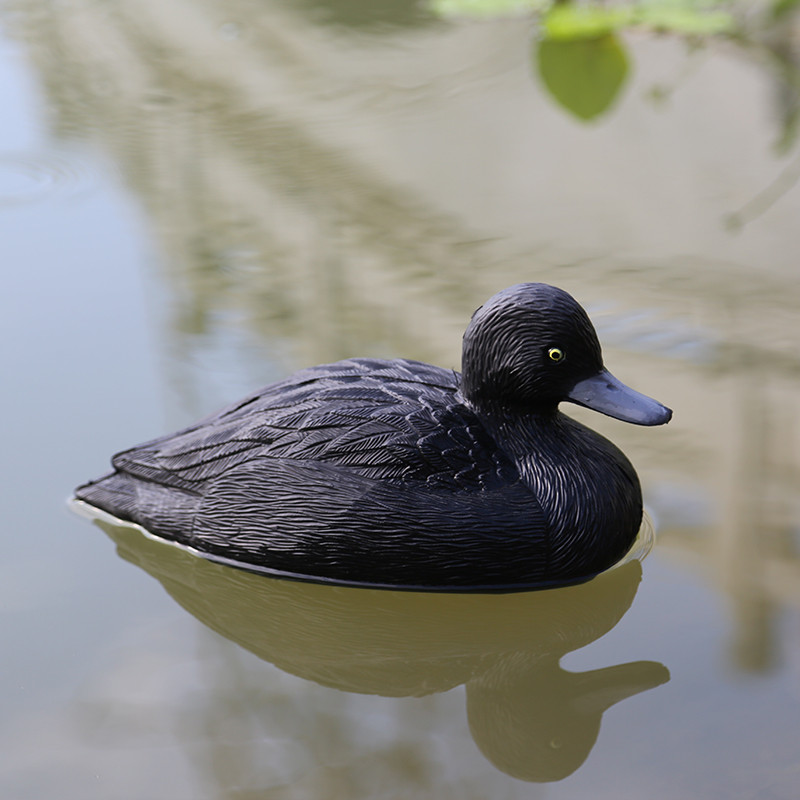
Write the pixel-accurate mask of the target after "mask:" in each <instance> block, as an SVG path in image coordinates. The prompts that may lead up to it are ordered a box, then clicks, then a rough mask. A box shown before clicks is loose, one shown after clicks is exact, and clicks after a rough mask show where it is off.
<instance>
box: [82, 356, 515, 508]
mask: <svg viewBox="0 0 800 800" xmlns="http://www.w3.org/2000/svg"><path fill="white" fill-rule="evenodd" d="M457 388H458V376H457V374H456V373H454V372H451V371H448V370H444V369H441V368H438V367H433V366H430V365H428V364H422V363H420V362H415V361H407V360H394V361H376V360H370V359H351V360H347V361H341V362H337V363H335V364H328V365H323V366H319V367H313V368H310V369H306V370H302V371H300V372H298V373H295V374H294V375H293V376H292V377H290V378H288V379H286V380H284V381H281V382H279V383H276V384H272V385H270V386H267V387H266V388H264V389H262V390H260V391H258V392H256V393H254V394H252V395H250V396H249V397H246V398H245V399H243V400H242V401H240V402H238V403H236V404H234V405H232V406H229V407H228V408H226V409H224V410H223V411H221V412H219V413H217V414H215V415H213V416H211V417H208V418H206V419H204V420H202V421H201V422H199V423H197V424H195V425H192V426H191V427H189V428H186V429H184V430H182V431H180V432H178V433H175V434H171V435H168V436H163V437H160V438H158V439H154V440H152V441H149V442H146V443H144V444H142V445H139V446H137V447H133V448H131V449H129V450H125V451H123V452H121V453H118V454H116V455H115V456H114V457H113V459H112V465H113V467H114V470H115V473H114V474H115V475H116V476H117V477H118V478H119V477H122V476H127V477H130V478H131V479H136V480H139V481H144V482H146V483H150V484H156V485H158V486H162V487H165V488H170V489H174V490H178V491H180V492H187V493H190V494H196V495H202V494H203V493H204V492H205V490H206V488H207V487H208V486H209V485H210V484H212V483H213V482H214V481H216V480H217V479H219V478H220V477H221V476H223V475H225V474H226V473H227V472H229V471H230V470H231V469H233V468H234V467H237V466H238V465H240V464H243V463H246V462H249V461H252V460H254V459H258V460H259V461H263V460H264V459H266V460H269V459H272V460H277V461H282V462H283V461H291V462H319V463H324V464H327V465H331V466H338V467H341V468H344V469H347V470H348V471H352V472H354V473H356V474H358V475H360V476H362V477H364V478H366V479H369V480H374V481H393V482H394V481H399V482H403V483H409V482H410V483H420V482H422V483H426V484H428V485H429V486H435V487H438V488H440V489H443V490H447V489H450V490H456V491H457V490H463V491H469V490H479V489H481V488H486V487H488V486H493V485H497V484H498V483H507V482H508V481H509V480H512V481H513V480H514V478H515V476H516V469H515V467H514V466H513V464H512V463H511V462H510V460H509V459H508V458H507V457H506V456H505V455H504V454H503V453H502V452H501V451H500V450H499V449H498V448H497V447H496V445H495V444H494V442H493V440H492V439H491V438H490V437H489V435H488V434H487V433H486V431H485V430H484V428H483V426H482V425H481V424H480V422H479V420H478V419H477V418H476V417H475V416H474V415H473V414H472V412H471V411H470V410H469V409H468V408H466V407H465V406H464V405H462V404H461V403H459V402H458V400H457V398H456V391H457ZM107 477H108V476H107ZM103 480H106V479H101V481H99V482H94V483H92V484H87V485H86V486H84V487H80V489H79V490H78V491H77V496H78V497H79V499H84V500H86V501H87V502H90V503H92V504H95V505H100V507H101V508H105V509H106V510H108V511H111V513H115V514H116V513H118V511H119V510H120V509H116V510H115V509H114V508H111V507H109V498H108V497H105V496H104V497H101V496H100V494H99V492H98V490H97V489H95V490H94V491H92V487H97V486H98V484H99V483H100V482H102V481H103ZM117 483H119V480H118V481H117ZM106 488H109V487H108V486H106ZM98 500H102V501H103V502H102V503H98Z"/></svg>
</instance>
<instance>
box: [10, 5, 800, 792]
mask: <svg viewBox="0 0 800 800" xmlns="http://www.w3.org/2000/svg"><path fill="white" fill-rule="evenodd" d="M466 5H469V4H466ZM474 5H476V6H477V5H480V4H478V3H476V4H474ZM505 5H506V6H507V7H509V6H513V5H514V4H505ZM520 5H521V4H517V7H519V6H520ZM539 5H540V6H542V5H543V4H539ZM782 5H783V6H785V8H784V10H783V11H782V12H781V13H777V12H775V13H773V12H771V11H770V9H768V8H766V6H762V7H760V8H756V9H740V11H742V14H741V19H742V20H744V22H742V25H745V23H746V25H747V26H749V27H745V28H742V29H741V30H740V31H739V33H740V35H737V36H733V35H720V34H714V35H708V36H701V37H699V38H697V37H695V38H690V39H687V38H686V37H685V36H684V35H682V33H680V32H676V31H670V30H666V31H665V32H664V31H662V32H661V34H659V35H657V34H656V33H654V32H653V31H652V30H651V29H650V28H648V27H647V26H639V27H626V28H625V29H624V30H622V31H618V32H616V33H605V34H603V35H602V36H600V37H596V38H595V39H592V40H591V41H595V42H600V44H599V45H598V48H599V49H598V50H597V52H595V51H592V52H591V53H589V57H588V62H591V63H594V64H595V66H596V69H595V70H594V71H592V69H590V70H589V71H588V72H587V73H586V75H590V74H594V75H595V79H590V78H588V77H587V78H586V80H588V81H589V84H591V85H592V86H594V87H595V89H596V91H599V92H601V94H602V92H603V91H605V92H606V95H605V99H602V98H601V100H599V101H598V100H595V99H592V98H590V99H589V100H588V101H586V100H585V98H584V97H583V96H581V95H580V93H577V94H576V93H575V92H574V91H573V89H574V86H573V85H572V84H571V83H570V81H571V80H572V81H574V77H573V78H570V77H569V75H570V74H571V73H570V69H571V68H572V67H571V66H570V64H571V63H572V62H571V61H570V60H569V58H567V60H566V62H565V61H564V60H563V59H564V58H566V56H565V55H564V51H563V50H561V51H559V52H558V53H557V54H556V55H553V52H552V51H551V53H550V55H548V56H545V55H544V53H545V52H546V51H543V50H542V49H541V48H540V47H539V45H538V40H537V21H536V18H535V17H533V16H532V15H530V14H528V13H525V12H520V11H519V10H518V8H517V11H513V9H512V12H509V13H507V14H502V13H499V12H498V13H495V14H489V15H472V14H469V13H465V12H464V8H463V6H464V4H459V3H455V2H453V3H444V2H442V3H439V4H438V5H437V4H434V5H433V6H429V5H427V4H425V3H422V2H419V3H415V2H413V1H412V0H407V1H406V2H401V0H397V2H393V3H388V4H374V3H366V2H357V1H356V0H352V1H351V2H344V0H337V1H336V2H334V1H333V0H331V2H329V3H322V2H315V1H314V0H303V2H298V3H289V2H285V1H284V2H281V0H266V2H249V1H248V0H234V2H226V3H223V2H219V0H203V2H199V3H187V2H183V0H169V2H163V0H111V2H103V3H99V2H95V0H59V2H52V3H44V2H29V3H14V2H11V3H6V4H4V5H3V6H2V10H0V22H2V39H0V92H1V93H2V97H3V100H4V104H3V125H2V126H0V230H2V237H0V250H2V264H3V276H4V290H3V291H2V292H0V326H2V329H3V337H2V338H3V342H4V345H3V347H2V348H0V359H2V375H3V387H4V391H3V392H2V393H0V407H1V408H2V412H3V416H2V418H3V420H4V422H3V426H2V430H3V443H4V444H3V448H2V452H0V459H1V460H2V464H3V484H4V487H5V488H4V492H3V497H4V503H3V508H4V509H5V513H6V524H5V531H6V532H5V536H4V547H5V551H4V556H3V559H2V565H1V566H0V571H2V581H0V599H2V603H0V624H1V625H2V638H3V648H2V649H3V669H2V677H0V681H1V682H2V683H0V686H2V705H3V708H4V713H3V715H2V718H1V719H0V744H2V747H0V753H2V755H0V795H2V796H3V797H7V798H16V799H18V800H28V798H36V799H37V800H38V798H42V797H52V796H59V797H64V798H80V799H81V800H91V798H103V800H111V799H115V798H120V800H122V799H123V798H144V797H151V798H159V797H169V798H171V800H181V799H182V798H187V799H188V798H193V799H194V798H221V797H226V798H256V797H258V798H337V800H338V798H348V800H354V799H355V798H384V797H386V798H400V797H403V798H410V797H414V798H419V797H431V798H434V797H435V798H437V800H438V799H440V798H450V797H458V798H493V800H502V799H504V798H539V797H548V798H567V799H568V800H579V799H580V798H593V799H594V800H598V798H609V800H610V799H611V798H614V799H615V800H618V799H619V798H640V797H648V798H653V799H660V798H665V800H666V798H669V799H670V800H673V799H674V798H689V797H691V798H725V800H731V799H732V798H756V797H757V798H765V799H766V798H796V797H797V796H798V792H800V721H799V720H800V613H799V612H800V553H799V552H798V547H799V546H800V456H799V455H798V454H799V453H800V416H798V400H799V399H800V272H798V255H797V254H798V249H800V248H798V245H800V233H799V231H798V220H800V191H798V189H797V187H796V182H797V179H798V177H800V150H799V149H798V144H797V141H796V134H797V130H798V126H797V122H798V119H800V93H799V91H798V86H800V68H798V66H797V65H798V64H800V44H799V43H800V16H798V17H795V16H794V7H795V5H796V4H792V3H783V4H782ZM432 9H434V10H432ZM435 9H438V11H436V10H435ZM453 9H455V10H453ZM787 9H788V10H787ZM745 11H746V12H748V13H744V12H745ZM759 15H760V16H759ZM737 19H739V18H738V17H737ZM540 21H541V20H540ZM681 24H683V23H681ZM737 24H738V23H737ZM580 47H581V48H583V50H581V52H583V53H584V55H585V54H586V52H587V51H586V48H587V47H589V48H590V49H591V47H594V45H591V46H589V45H586V44H585V43H583V44H581V45H580ZM556 50H558V48H556ZM598 54H599V55H598ZM603 54H605V55H603ZM547 59H551V60H552V59H555V62H552V61H547ZM558 59H562V60H561V61H559V60H558ZM592 59H595V61H594V62H593V61H592ZM543 60H544V61H545V63H544V66H543ZM585 60H586V59H585ZM553 63H555V64H556V67H557V69H555V72H553V69H554V67H553ZM548 70H550V71H549V72H548ZM604 70H605V71H604ZM554 74H555V78H554V77H553V76H554ZM581 74H583V73H581ZM601 74H602V75H605V76H610V78H608V80H607V81H606V84H604V85H603V86H599V87H598V86H597V85H596V83H597V81H596V77H597V75H601ZM564 76H567V77H566V78H565V77H564ZM592 80H594V81H595V82H594V83H592ZM603 80H605V78H604V79H603ZM559 81H561V82H560V83H559ZM565 82H566V83H565ZM601 83H602V80H601ZM593 97H594V96H593ZM528 280H541V281H547V282H550V283H554V284H557V285H559V286H562V287H563V288H565V289H567V290H568V291H570V292H571V293H572V294H574V295H575V296H576V297H577V298H578V299H579V301H581V302H582V303H583V304H584V305H585V306H586V308H587V309H588V310H589V312H590V314H591V316H592V318H593V319H594V321H595V323H596V325H597V328H598V330H599V333H600V337H601V340H602V341H603V344H604V352H605V358H606V363H607V364H608V366H609V368H610V369H612V370H613V371H614V372H615V374H617V375H619V376H620V377H621V378H622V379H623V380H625V381H626V382H627V383H629V384H631V385H633V386H634V387H635V388H637V389H639V390H640V391H643V392H645V393H647V394H649V395H652V396H654V397H657V398H659V399H660V400H662V401H663V402H664V403H666V404H667V405H669V406H671V407H672V408H673V409H674V411H675V416H674V420H673V421H672V422H671V423H670V425H669V426H667V427H666V428H656V429H646V428H637V427H634V426H628V425H625V424H623V423H620V422H616V421H614V420H611V419H607V418H604V417H600V415H597V414H592V413H591V412H588V411H586V412H584V410H583V409H578V408H575V409H570V411H569V413H571V414H574V416H576V417H579V418H580V419H581V420H582V421H584V422H586V423H587V424H590V425H591V426H592V427H594V428H595V429H597V430H599V431H601V432H602V433H604V434H605V435H607V436H608V437H609V438H611V439H612V440H614V441H615V442H616V443H618V444H619V445H620V446H621V447H622V449H623V450H624V451H625V452H626V453H627V455H628V456H629V457H630V458H631V460H632V461H633V463H634V464H635V465H636V467H637V470H638V471H639V474H640V477H641V479H642V483H643V488H644V494H645V501H646V504H647V507H648V510H649V513H650V516H651V517H652V520H653V524H654V527H655V530H656V544H655V547H654V550H653V552H652V553H651V554H650V555H649V556H648V557H647V558H646V559H645V560H644V561H643V562H642V563H641V566H639V562H632V563H630V564H628V565H626V566H624V567H620V568H619V569H618V570H615V571H612V572H611V573H609V574H608V575H605V576H602V577H601V578H600V579H598V580H597V581H593V582H591V583H589V584H587V585H585V586H583V587H575V588H573V589H562V590H557V591H555V592H539V593H523V594H518V595H505V596H444V597H443V596H435V597H431V596H426V595H416V594H402V593H400V594H395V593H391V592H374V591H366V590H354V589H334V588H331V587H321V586H306V585H301V584H292V583H285V582H276V581H270V580H267V579H264V578H260V577H257V576H253V575H248V574H245V573H242V572H237V571H233V570H229V569H226V568H223V567H220V566H217V565H212V564H209V563H207V562H205V561H201V560H198V559H194V558H191V557H190V556H187V554H185V553H183V552H181V551H177V550H175V549H173V548H170V547H169V546H166V545H163V544H160V543H158V542H153V541H152V540H150V539H147V538H146V537H143V536H142V535H141V534H139V533H137V532H136V531H135V530H132V529H120V528H114V527H113V526H111V527H109V526H106V527H105V528H103V527H100V526H98V525H94V524H91V523H89V522H87V520H85V519H83V518H80V517H78V516H76V515H73V514H71V513H70V511H69V509H68V507H67V502H66V501H67V499H68V497H69V495H70V493H71V490H72V488H73V487H74V486H76V485H77V484H79V483H81V482H83V481H85V480H86V479H88V478H91V477H95V476H97V475H99V474H101V473H102V472H103V471H104V470H105V469H106V468H107V464H108V458H109V456H110V455H111V453H113V452H115V451H117V450H119V449H122V448H124V447H127V446H130V445H132V444H135V443H137V442H139V441H143V440H145V439H147V438H151V437H153V436H155V435H158V434H160V433H164V432H167V431H169V430H173V429H175V428H177V427H178V426H180V425H183V424H185V423H188V422H191V421H194V420H195V419H197V418H198V417H199V416H201V415H205V414H206V413H209V412H211V411H213V410H215V409H216V408H218V407H219V406H220V405H222V404H223V403H225V402H226V401H228V400H233V399H236V398H237V397H239V396H240V395H241V394H243V393H244V392H246V391H248V390H250V389H252V388H255V387H257V386H259V385H262V384H264V383H267V382H269V381H271V380H275V379H277V378H279V377H282V376H284V375H286V374H288V373H289V372H291V371H292V370H294V369H296V368H299V367H301V366H306V365H310V364H315V363H321V362H325V361H329V360H334V359H336V358H340V357H346V356H351V355H367V356H380V357H394V356H404V357H409V358H416V359H420V360H424V361H430V362H433V363H437V364H441V365H443V366H448V367H454V368H457V367H458V364H459V355H460V354H459V350H460V337H461V333H462V332H463V328H464V326H465V324H466V321H467V320H468V319H469V315H470V314H471V312H472V311H473V310H474V309H475V308H476V307H477V306H478V305H480V304H481V303H482V302H483V301H484V300H485V299H486V298H487V297H489V296H490V295H491V294H492V293H494V292H495V291H496V290H498V289H500V288H503V287H505V286H508V285H510V284H512V283H516V282H520V281H528ZM165 590H166V591H165Z"/></svg>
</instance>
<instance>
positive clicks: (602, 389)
mask: <svg viewBox="0 0 800 800" xmlns="http://www.w3.org/2000/svg"><path fill="white" fill-rule="evenodd" d="M566 399H567V400H569V401H570V402H572V403H577V404H578V405H579V406H586V408H591V409H593V410H594V411H599V412H600V413H601V414H607V415H608V416H609V417H614V418H615V419H621V420H622V421H623V422H633V423H634V424H636V425H663V424H664V423H666V422H669V421H670V419H672V411H671V410H670V409H669V408H667V407H666V406H662V405H661V403H659V402H658V401H657V400H653V398H652V397H647V395H644V394H639V392H635V391H634V390H633V389H631V388H629V387H628V386H626V385H625V384H624V383H622V381H620V380H617V378H615V377H614V376H613V375H612V374H611V373H610V372H609V371H608V370H605V369H604V370H601V371H600V372H598V373H597V374H596V375H592V377H591V378H586V379H585V380H582V381H578V383H576V384H575V386H573V387H572V391H571V392H570V393H569V394H568V395H567V397H566Z"/></svg>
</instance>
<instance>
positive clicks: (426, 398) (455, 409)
mask: <svg viewBox="0 0 800 800" xmlns="http://www.w3.org/2000/svg"><path fill="white" fill-rule="evenodd" d="M562 401H571V402H573V403H577V404H579V405H583V406H587V407H589V408H592V409H594V410H596V411H600V412H602V413H604V414H608V415H610V416H612V417H616V418H617V419H621V420H625V421H627V422H633V423H636V424H640V425H660V424H663V423H665V422H668V421H669V419H670V417H671V415H672V412H671V411H670V410H669V409H668V408H666V407H664V406H663V405H661V404H660V403H658V402H656V401H655V400H652V399H651V398H649V397H645V396H644V395H641V394H639V393H637V392H634V391H633V390H631V389H629V388H628V387H627V386H625V385H624V384H623V383H621V382H620V381H618V380H617V379H616V378H614V377H613V376H612V375H611V374H610V373H609V372H608V371H606V370H605V369H604V367H603V360H602V355H601V350H600V344H599V342H598V339H597V334H596V332H595V330H594V327H593V326H592V323H591V322H590V320H589V317H588V315H587V314H586V312H585V311H584V309H583V308H582V307H581V306H580V305H579V304H578V303H577V302H576V301H575V300H574V299H573V298H572V297H571V296H570V295H569V294H567V293H566V292H565V291H563V290H561V289H557V288H555V287H553V286H548V285H546V284H541V283H525V284H518V285H516V286H512V287H510V288H508V289H504V290H503V291H501V292H499V293H498V294H496V295H494V297H492V298H491V299H490V300H489V301H488V302H486V303H485V304H484V305H483V306H481V308H479V309H478V310H477V311H476V312H475V313H474V314H473V316H472V319H471V321H470V323H469V325H468V327H467V330H466V332H465V334H464V341H463V355H462V372H461V374H460V375H459V374H458V373H457V372H454V371H452V370H447V369H443V368H441V367H435V366H431V365H429V364H423V363H420V362H417V361H409V360H404V359H396V360H391V361H382V360H376V359H349V360H345V361H339V362H337V363H335V364H326V365H323V366H318V367H312V368H309V369H304V370H301V371H299V372H297V373H295V374H294V375H292V376H291V377H289V378H287V379H286V380H283V381H280V382H279V383H275V384H272V385H270V386H267V387H266V388H264V389H261V390H259V391H258V392H256V393H254V394H252V395H250V396H248V397H246V398H244V399H243V400H241V401H240V402H238V403H234V404H233V405H231V406H229V407H228V408H226V409H224V410H223V411H221V412H219V413H217V414H215V415H213V416H211V417H208V418H206V419H205V420H202V421H201V422H199V423H197V424H195V425H192V426H191V427H189V428H186V429H184V430H182V431H180V432H178V433H175V434H171V435H168V436H164V437H161V438H159V439H155V440H153V441H150V442H147V443H145V444H142V445H139V446H138V447H134V448H132V449H130V450H125V451H123V452H121V453H118V454H117V455H115V456H114V458H113V459H112V464H113V467H114V471H113V472H111V473H110V474H108V475H106V476H104V477H102V478H99V479H98V480H95V481H92V482H90V483H87V484H85V485H83V486H81V487H79V488H78V489H77V490H76V498H77V499H78V500H80V501H83V502H84V503H88V504H89V505H91V506H93V507H95V508H97V509H101V510H103V511H105V512H108V513H110V514H112V515H113V516H115V517H117V518H119V519H122V520H127V521H131V522H135V523H138V524H140V525H141V526H143V527H144V528H145V529H146V530H148V531H149V532H150V533H152V534H155V535H157V536H159V537H163V538H165V539H168V540H172V541H174V542H176V543H179V544H182V545H184V546H187V547H190V548H192V549H194V550H196V551H197V552H199V553H200V554H201V555H203V556H205V557H207V558H209V559H212V560H216V561H220V562H223V563H228V564H233V565H236V566H240V567H243V568H245V569H249V570H252V571H259V572H264V573H268V574H272V575H282V576H285V577H290V578H296V579H301V580H315V581H320V582H325V583H341V584H346V585H360V586H372V587H390V588H395V589H397V588H404V589H417V590H431V591H432V590H438V591H512V590H517V589H526V588H534V587H545V586H552V585H559V584H565V583H574V582H579V581H582V580H588V579H589V578H591V577H593V576H594V575H596V574H598V573H599V572H602V571H603V570H605V569H607V568H608V567H610V566H612V565H613V564H614V563H616V562H617V561H618V560H619V559H620V558H621V557H622V556H623V555H624V554H625V552H626V551H627V550H628V548H629V547H630V546H631V543H632V542H633V541H634V539H635V537H636V533H637V530H638V528H639V525H640V523H641V519H642V495H641V489H640V486H639V480H638V478H637V475H636V472H635V471H634V469H633V467H632V466H631V464H630V462H629V461H628V459H627V458H626V457H625V456H624V455H623V454H622V453H621V452H620V450H619V449H618V448H617V447H615V446H614V445H613V444H612V443H611V442H609V441H608V440H607V439H605V438H604V437H602V436H600V435H599V434H597V433H595V432H594V431H592V430H590V429H589V428H587V427H586V426H584V425H581V424H580V423H578V422H576V421H575V420H573V419H571V418H570V417H568V416H566V415H564V414H562V413H561V412H560V411H559V410H558V405H559V403H560V402H562Z"/></svg>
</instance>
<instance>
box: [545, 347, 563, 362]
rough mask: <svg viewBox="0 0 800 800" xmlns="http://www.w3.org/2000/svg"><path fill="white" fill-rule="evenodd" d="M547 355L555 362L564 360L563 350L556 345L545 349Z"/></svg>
mask: <svg viewBox="0 0 800 800" xmlns="http://www.w3.org/2000/svg"><path fill="white" fill-rule="evenodd" d="M547 355H549V356H550V360H551V361H555V362H556V363H558V362H559V361H563V360H564V351H563V350H561V349H560V348H558V347H551V348H550V349H549V350H548V351H547Z"/></svg>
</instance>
